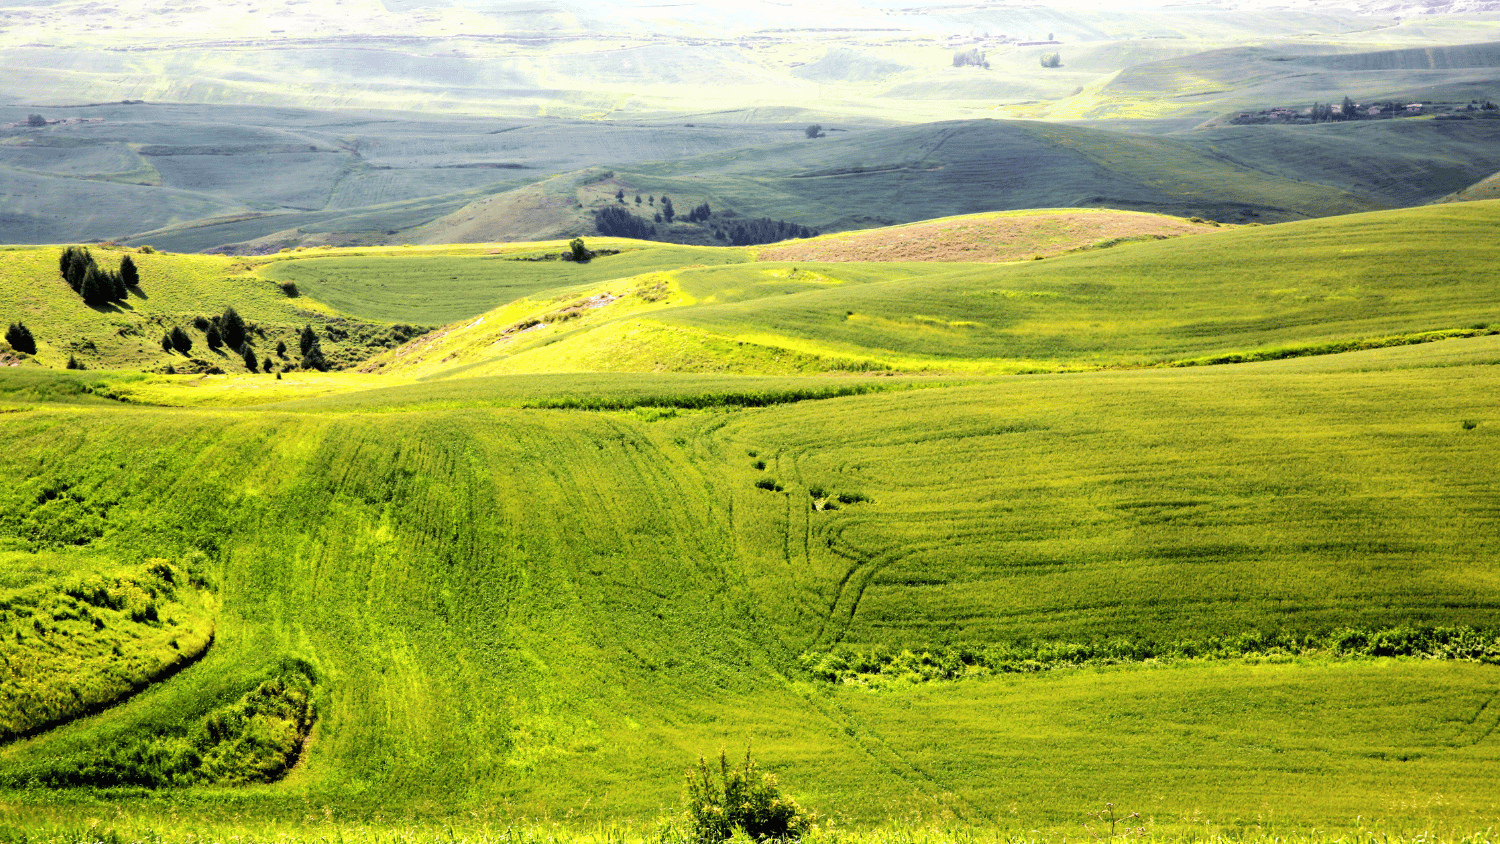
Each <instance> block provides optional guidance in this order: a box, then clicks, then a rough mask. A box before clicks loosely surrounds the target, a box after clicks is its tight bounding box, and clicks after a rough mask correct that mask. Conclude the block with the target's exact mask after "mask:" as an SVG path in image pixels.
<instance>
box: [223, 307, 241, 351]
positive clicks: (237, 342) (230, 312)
mask: <svg viewBox="0 0 1500 844" xmlns="http://www.w3.org/2000/svg"><path fill="white" fill-rule="evenodd" d="M219 334H220V335H221V336H222V337H223V338H224V345H226V346H228V347H229V348H231V349H238V348H240V347H241V346H243V345H245V321H244V320H243V319H240V315H239V314H237V313H235V311H234V308H225V309H224V316H222V317H220V318H219Z"/></svg>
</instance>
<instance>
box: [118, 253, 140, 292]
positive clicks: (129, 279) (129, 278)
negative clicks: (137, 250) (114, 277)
mask: <svg viewBox="0 0 1500 844" xmlns="http://www.w3.org/2000/svg"><path fill="white" fill-rule="evenodd" d="M120 278H123V279H125V286H126V287H140V286H141V274H140V272H139V271H138V270H137V269H136V268H135V261H134V260H132V259H131V257H130V256H129V255H126V256H125V257H123V258H121V259H120Z"/></svg>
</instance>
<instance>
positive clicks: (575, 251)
mask: <svg viewBox="0 0 1500 844" xmlns="http://www.w3.org/2000/svg"><path fill="white" fill-rule="evenodd" d="M563 257H564V258H565V259H567V260H569V261H576V262H578V263H580V264H587V263H588V262H589V261H591V260H593V257H594V253H593V252H591V251H589V249H588V247H586V246H584V245H583V238H581V237H575V238H573V240H572V241H571V242H569V243H568V252H567V254H566V255H564V256H563Z"/></svg>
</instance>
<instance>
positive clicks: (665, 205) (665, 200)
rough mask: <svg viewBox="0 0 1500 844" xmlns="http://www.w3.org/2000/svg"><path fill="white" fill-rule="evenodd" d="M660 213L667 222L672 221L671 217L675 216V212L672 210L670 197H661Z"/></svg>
mask: <svg viewBox="0 0 1500 844" xmlns="http://www.w3.org/2000/svg"><path fill="white" fill-rule="evenodd" d="M661 215H662V217H663V218H664V219H666V221H667V222H669V223H670V222H672V218H673V217H675V216H677V212H676V211H674V210H672V200H671V198H669V197H666V196H663V197H662V198H661Z"/></svg>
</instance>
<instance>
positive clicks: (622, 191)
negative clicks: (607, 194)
mask: <svg viewBox="0 0 1500 844" xmlns="http://www.w3.org/2000/svg"><path fill="white" fill-rule="evenodd" d="M615 199H617V200H619V201H620V203H621V204H622V205H623V204H624V203H625V189H624V188H620V189H619V190H617V191H615Z"/></svg>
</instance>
